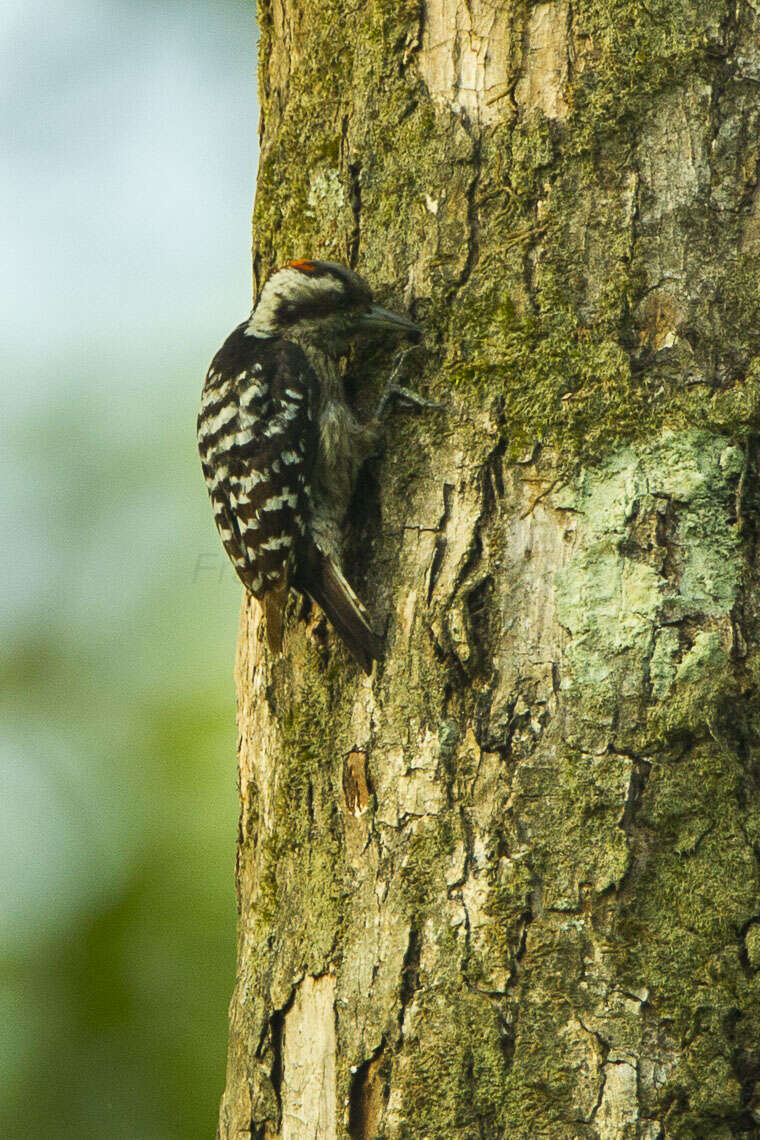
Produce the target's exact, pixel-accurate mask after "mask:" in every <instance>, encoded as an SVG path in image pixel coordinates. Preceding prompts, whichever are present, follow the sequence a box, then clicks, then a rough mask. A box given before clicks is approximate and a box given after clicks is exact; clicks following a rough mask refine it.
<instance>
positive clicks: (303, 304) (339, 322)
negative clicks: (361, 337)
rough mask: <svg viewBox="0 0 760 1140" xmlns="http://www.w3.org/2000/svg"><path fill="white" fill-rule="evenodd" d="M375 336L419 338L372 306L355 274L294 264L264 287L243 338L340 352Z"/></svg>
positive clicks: (396, 317) (411, 327)
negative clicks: (378, 333) (383, 333)
mask: <svg viewBox="0 0 760 1140" xmlns="http://www.w3.org/2000/svg"><path fill="white" fill-rule="evenodd" d="M375 330H386V331H389V332H397V333H402V334H404V335H405V336H408V337H410V338H411V339H413V340H419V339H420V337H421V335H422V330H421V329H420V328H419V327H418V326H417V325H415V324H413V323H412V321H410V320H408V318H407V317H402V316H401V315H400V314H398V313H392V312H390V311H389V310H388V309H383V308H381V307H380V305H376V304H375V303H374V301H373V300H372V291H371V289H370V287H369V285H368V284H367V282H366V281H364V279H363V278H361V277H360V276H359V274H358V273H354V272H353V270H351V269H347V268H346V267H345V266H344V265H336V263H335V262H334V261H293V262H291V263H290V265H286V266H285V267H284V268H283V269H278V270H276V272H274V273H273V274H272V275H271V276H270V277H269V278H268V279H267V281H266V282H265V284H264V287H263V289H262V290H261V294H260V296H259V299H258V302H257V304H256V306H255V308H254V310H253V312H252V313H251V318H250V320H249V322H248V326H247V329H246V332H247V333H248V335H249V336H255V337H262V338H268V337H284V338H285V339H286V340H296V341H301V342H306V343H309V344H312V345H314V346H315V347H319V348H322V349H324V350H325V351H327V352H341V351H344V350H345V349H346V348H347V346H348V342H349V341H350V340H351V338H352V337H354V336H356V335H357V334H361V333H369V332H373V331H375Z"/></svg>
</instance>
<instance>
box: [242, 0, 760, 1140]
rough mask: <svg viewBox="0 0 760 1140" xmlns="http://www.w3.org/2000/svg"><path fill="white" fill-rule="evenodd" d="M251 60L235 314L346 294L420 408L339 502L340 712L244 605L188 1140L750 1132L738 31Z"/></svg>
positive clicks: (365, 367)
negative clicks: (224, 866) (295, 287)
mask: <svg viewBox="0 0 760 1140" xmlns="http://www.w3.org/2000/svg"><path fill="white" fill-rule="evenodd" d="M260 25H261V60H260V99H261V105H262V140H261V166H260V173H259V184H258V194H257V200H256V210H255V217H254V269H255V275H256V278H257V280H258V281H259V282H260V281H261V280H262V278H263V276H264V275H265V274H266V272H267V271H268V269H269V268H270V267H271V266H272V265H273V264H275V263H279V262H282V261H284V260H285V259H287V258H291V257H295V256H303V255H309V254H310V255H319V256H327V257H331V258H333V259H336V260H344V261H348V262H350V263H351V264H352V265H355V266H356V267H357V268H358V269H360V271H361V272H363V273H364V274H365V275H366V276H367V277H368V279H369V280H370V281H371V282H372V283H373V284H374V285H375V286H376V288H377V290H378V293H379V296H380V299H381V300H382V301H384V302H386V303H395V304H397V305H398V304H406V305H407V306H409V308H410V309H411V312H412V314H413V315H414V316H415V317H416V319H418V320H419V321H420V322H421V323H422V324H423V325H424V326H425V327H426V329H427V330H428V341H427V349H426V352H424V353H418V354H417V357H416V363H415V364H414V365H413V367H412V370H411V374H410V375H409V376H408V377H407V382H408V383H411V384H412V385H416V386H417V387H418V388H419V390H420V391H423V392H425V393H428V394H430V395H432V396H434V397H436V398H438V399H442V400H445V401H446V402H447V404H448V413H447V414H446V415H440V414H436V413H434V412H430V413H425V414H423V415H421V416H420V415H417V416H408V417H406V416H403V415H397V416H396V417H395V418H394V420H393V421H392V426H391V430H390V432H389V438H388V444H387V449H386V452H385V455H384V456H383V457H381V458H379V459H378V460H375V461H372V462H371V463H369V464H368V466H367V468H366V470H365V472H364V473H363V475H362V479H361V483H360V486H359V488H358V491H357V497H356V504H355V510H354V511H353V517H352V519H351V520H350V524H349V527H348V531H347V533H348V553H347V565H348V568H349V571H350V574H351V577H352V578H353V580H354V582H355V584H356V586H357V588H358V589H359V591H360V593H361V594H362V596H363V597H364V598H365V600H366V601H367V602H368V605H369V608H370V611H371V613H372V614H373V617H374V619H375V623H376V626H377V627H378V628H379V629H384V630H385V631H386V633H385V635H386V646H387V654H386V658H385V661H384V662H383V663H382V664H381V665H380V667H379V668H376V670H375V673H374V675H373V676H372V678H365V677H363V676H362V675H361V674H360V673H359V672H358V670H357V668H356V667H355V666H354V665H352V663H351V662H350V660H349V659H348V657H347V654H346V653H345V652H344V651H343V650H342V649H341V648H340V646H338V645H336V644H335V642H334V640H333V638H332V637H331V636H330V635H329V634H328V633H327V632H326V630H325V627H324V625H323V624H322V623H320V622H319V621H318V620H317V615H315V614H314V613H312V615H311V619H310V621H307V622H304V621H303V620H297V619H298V616H299V615H298V614H297V613H296V612H295V610H296V608H297V607H296V606H295V605H294V606H293V612H291V614H290V618H289V626H288V633H287V634H286V645H285V654H284V656H283V657H282V658H281V659H279V660H272V659H270V657H269V656H268V655H267V652H266V650H265V644H264V642H263V640H262V636H261V626H260V612H259V608H258V606H257V604H256V603H254V602H251V603H250V604H248V605H247V606H246V607H245V609H244V613H243V621H242V629H241V636H240V646H239V661H238V676H239V702H240V791H241V822H240V843H239V865H238V890H239V900H240V943H239V963H238V977H237V984H236V989H235V993H234V997H233V1000H232V1006H231V1044H230V1056H229V1072H228V1084H227V1090H226V1092H225V1095H224V1100H223V1103H222V1108H221V1115H220V1132H219V1134H220V1136H221V1137H222V1138H223V1140H233V1138H239V1137H241V1136H248V1135H250V1136H251V1137H254V1138H256V1140H273V1138H274V1137H283V1138H287V1140H307V1138H308V1140H314V1138H315V1137H317V1138H320V1140H323V1138H324V1140H332V1138H337V1137H340V1138H346V1137H350V1138H352V1140H369V1138H372V1137H382V1138H385V1140H423V1138H426V1140H444V1138H445V1140H452V1138H456V1140H465V1138H467V1140H470V1138H473V1140H475V1138H478V1140H482V1138H492V1137H493V1138H496V1137H502V1136H503V1137H509V1138H510V1140H522V1138H525V1140H528V1138H532V1137H536V1136H544V1137H552V1138H553V1137H584V1138H585V1137H588V1138H599V1140H602V1138H604V1140H612V1138H616V1137H630V1138H633V1137H637V1138H641V1140H644V1138H646V1140H656V1138H657V1137H661V1136H662V1137H708V1136H709V1137H715V1138H722V1137H734V1136H756V1135H760V1129H759V1128H758V1125H757V1124H756V1120H760V1095H758V1094H760V1085H758V1091H757V1092H756V1091H755V1083H756V1079H757V1078H758V1077H760V975H759V974H758V973H757V972H756V971H757V969H758V967H760V905H759V901H758V900H759V895H758V889H759V879H760V875H759V869H760V796H759V793H760V754H759V753H758V730H759V728H760V721H759V719H758V711H759V710H758V677H757V673H758V663H759V662H760V644H759V638H760V613H759V612H758V611H759V607H758V598H759V597H760V590H759V587H760V583H759V582H758V564H757V558H756V540H757V536H758V518H759V516H758V506H759V504H760V498H759V496H758V468H757V461H756V446H755V443H754V434H753V433H754V432H755V431H756V430H757V425H758V422H760V421H759V419H758V409H759V408H760V288H759V286H758V276H759V270H758V255H759V254H760V192H759V191H758V172H759V168H758V156H759V154H760V7H759V6H758V4H757V3H739V4H736V5H734V4H728V3H725V2H723V0H699V2H697V0H648V2H647V3H646V4H644V3H642V2H641V0H573V2H572V3H568V2H566V0H558V2H555V3H542V4H537V5H536V4H529V3H516V2H512V3H506V2H505V3H488V2H486V0H428V2H427V3H420V2H419V0H369V2H368V3H357V2H356V0H309V2H306V3H304V2H300V3H299V2H297V0H272V2H271V3H270V2H263V3H262V4H260ZM390 362H391V350H390V349H387V348H386V347H384V346H382V345H379V346H378V347H377V348H376V349H375V350H374V351H373V352H367V353H365V354H364V355H362V356H357V357H356V358H355V359H354V360H352V361H350V362H349V367H348V375H349V377H350V378H352V383H353V385H354V389H355V393H356V401H357V404H358V405H359V407H362V408H364V407H366V408H369V407H370V406H372V405H373V403H374V401H375V400H376V398H377V396H378V394H379V392H380V390H381V388H382V386H383V384H384V381H385V379H386V377H387V373H388V368H389V366H390Z"/></svg>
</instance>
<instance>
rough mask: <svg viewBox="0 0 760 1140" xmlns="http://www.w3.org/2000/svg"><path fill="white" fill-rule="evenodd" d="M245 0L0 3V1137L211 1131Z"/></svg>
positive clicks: (245, 237)
mask: <svg viewBox="0 0 760 1140" xmlns="http://www.w3.org/2000/svg"><path fill="white" fill-rule="evenodd" d="M255 45H256V28H255V13H254V6H253V4H252V3H247V2H242V0H65V3H53V4H51V3H50V2H49V0H4V3H3V6H2V14H0V65H1V66H0V91H2V107H3V111H2V121H0V135H1V138H2V154H3V162H2V166H1V167H0V219H1V220H0V229H2V246H3V254H4V257H3V265H4V272H3V276H2V292H3V297H2V305H1V306H0V312H1V314H2V315H1V316H0V322H1V329H0V334H1V335H0V343H1V345H2V362H3V368H2V383H1V384H0V416H1V417H2V424H3V447H2V453H1V455H0V464H1V465H2V469H1V471H0V503H1V504H2V513H3V523H4V525H3V542H2V552H1V553H0V558H1V559H2V563H3V565H2V591H1V593H2V600H1V601H0V624H1V626H2V629H1V634H2V641H1V643H0V644H2V651H1V653H2V663H1V667H2V674H3V685H2V722H1V723H2V729H1V730H0V731H1V737H0V742H1V743H0V773H1V774H0V876H2V898H1V901H0V968H1V971H2V972H1V973H0V979H1V984H0V1026H1V1028H0V1136H2V1137H3V1138H6V1137H7V1138H8V1140H15V1138H16V1137H19V1138H21V1137H27V1136H32V1135H34V1136H44V1137H45V1138H46V1140H58V1138H62V1137H66V1138H67V1140H68V1138H72V1140H74V1138H75V1140H89V1138H91V1137H92V1138H93V1140H94V1138H95V1137H97V1138H98V1140H102V1138H103V1137H104V1136H108V1137H109V1138H115V1140H120V1138H125V1140H127V1138H128V1140H194V1138H196V1137H198V1138H199V1140H200V1138H201V1137H203V1138H209V1137H211V1136H213V1134H214V1128H215V1121H216V1111H217V1104H218V1100H219V1096H220V1094H221V1091H222V1086H223V1081H224V1066H225V1046H226V1015H227V1003H228V1000H229V996H230V993H231V988H232V982H233V973H234V948H235V900H234V883H233V869H234V845H235V831H236V820H237V803H236V766H235V738H236V732H235V719H234V718H235V706H234V689H233V679H232V668H233V657H234V644H235V633H236V627H237V617H238V608H239V601H240V589H239V587H238V585H237V584H236V580H235V578H234V575H233V574H232V571H231V570H230V569H229V567H228V566H227V565H226V564H225V561H224V560H223V558H222V555H221V551H220V548H219V546H218V543H217V538H216V535H215V532H214V530H213V524H212V520H211V512H210V509H209V506H208V502H207V499H206V492H205V489H204V487H203V483H202V480H201V476H200V471H199V467H198V461H197V457H196V453H195V443H194V421H195V414H196V408H197V404H198V399H199V394H200V387H201V384H202V380H203V375H204V372H205V369H206V367H207V365H208V362H209V360H210V358H211V356H212V355H213V353H214V351H215V350H216V348H217V347H218V345H219V343H221V341H222V340H223V339H224V337H225V336H226V334H227V332H228V331H229V330H230V329H231V328H232V327H233V326H234V325H235V324H236V323H237V322H238V321H239V320H241V319H242V317H243V316H244V315H245V313H246V312H247V310H248V306H249V301H250V291H251V287H250V253H249V250H250V224H249V218H250V212H251V205H252V197H253V186H254V180H255V167H256V157H257V155H256V120H257V109H256V105H255Z"/></svg>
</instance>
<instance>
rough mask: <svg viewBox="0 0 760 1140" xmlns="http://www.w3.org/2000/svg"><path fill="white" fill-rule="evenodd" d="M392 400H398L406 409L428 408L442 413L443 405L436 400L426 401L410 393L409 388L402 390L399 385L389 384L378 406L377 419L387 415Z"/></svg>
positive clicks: (414, 393)
mask: <svg viewBox="0 0 760 1140" xmlns="http://www.w3.org/2000/svg"><path fill="white" fill-rule="evenodd" d="M393 400H398V401H399V403H403V404H406V405H407V407H410V408H430V409H433V410H434V411H443V404H439V403H438V402H437V401H436V400H426V399H425V398H424V397H423V396H418V395H417V393H416V392H412V391H411V390H410V389H409V388H402V387H401V386H400V385H399V384H389V385H388V387H387V388H386V389H385V393H384V394H383V396H382V399H381V400H380V403H379V404H378V408H377V418H378V419H382V418H383V416H385V415H387V413H388V409H389V408H390V405H391V403H392V401H393Z"/></svg>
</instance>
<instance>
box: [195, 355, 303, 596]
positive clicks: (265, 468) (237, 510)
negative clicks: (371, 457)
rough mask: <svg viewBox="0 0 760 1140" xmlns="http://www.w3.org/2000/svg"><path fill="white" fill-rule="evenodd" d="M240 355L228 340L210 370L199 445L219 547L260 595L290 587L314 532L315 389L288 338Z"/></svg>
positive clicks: (200, 421)
mask: <svg viewBox="0 0 760 1140" xmlns="http://www.w3.org/2000/svg"><path fill="white" fill-rule="evenodd" d="M234 336H235V334H233V337H234ZM230 339H231V340H232V338H230ZM233 347H236V346H234V345H233ZM237 348H238V352H237V353H234V352H230V349H229V342H228V345H226V346H225V349H227V352H226V355H225V356H222V354H223V353H225V349H222V352H221V353H220V354H218V355H217V357H215V359H214V362H213V363H212V365H211V368H210V369H209V375H208V377H207V380H206V386H205V388H204V400H203V403H202V405H201V415H200V416H199V420H198V444H199V449H200V452H201V461H202V464H203V472H204V475H205V476H206V481H207V484H208V488H209V493H210V496H211V502H212V505H213V508H214V517H215V520H216V525H217V527H218V529H219V534H220V536H221V539H222V543H223V544H224V547H225V550H226V551H227V553H228V555H229V557H230V559H231V561H232V563H233V565H234V567H235V570H236V571H237V573H238V575H239V577H240V578H241V580H242V581H243V584H244V585H245V586H246V588H247V589H248V590H249V591H250V592H251V593H252V594H253V595H254V596H255V597H262V596H263V595H264V594H267V593H269V592H270V591H273V590H277V591H280V590H281V589H282V588H283V587H285V586H287V583H288V580H289V574H290V570H291V567H292V561H293V557H294V554H295V550H296V546H297V545H298V543H299V541H300V540H301V539H302V538H303V536H304V535H305V534H306V532H307V529H308V522H309V515H310V510H311V506H310V491H311V472H312V468H313V465H314V456H315V454H316V445H317V404H318V382H317V378H316V375H315V373H314V370H313V369H312V367H311V365H310V364H309V362H308V360H307V358H306V356H305V354H304V352H303V351H302V350H301V349H300V348H299V347H298V346H297V345H295V344H293V343H291V342H289V341H284V340H272V341H258V342H257V341H255V340H253V338H250V337H246V338H245V341H241V343H240V344H239V345H237ZM220 357H222V359H221V360H220Z"/></svg>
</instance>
